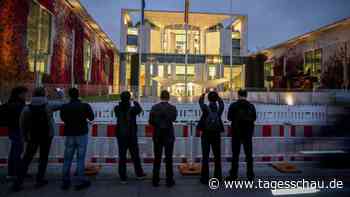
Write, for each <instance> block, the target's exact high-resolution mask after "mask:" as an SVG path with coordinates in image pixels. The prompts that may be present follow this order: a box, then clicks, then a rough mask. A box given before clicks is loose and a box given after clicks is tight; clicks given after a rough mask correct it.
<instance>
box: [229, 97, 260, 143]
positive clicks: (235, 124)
mask: <svg viewBox="0 0 350 197" xmlns="http://www.w3.org/2000/svg"><path fill="white" fill-rule="evenodd" d="M240 108H245V109H246V108H249V110H250V111H252V112H253V113H252V117H251V121H243V120H242V118H241V117H240V115H239V114H238V113H239V109H240ZM227 119H228V120H229V121H231V128H232V131H233V135H234V136H238V137H245V136H250V137H251V136H253V132H254V124H255V120H256V109H255V107H254V105H253V104H251V103H250V102H249V101H247V100H245V99H239V100H238V101H236V102H234V103H232V104H231V105H230V107H229V110H228V114H227Z"/></svg>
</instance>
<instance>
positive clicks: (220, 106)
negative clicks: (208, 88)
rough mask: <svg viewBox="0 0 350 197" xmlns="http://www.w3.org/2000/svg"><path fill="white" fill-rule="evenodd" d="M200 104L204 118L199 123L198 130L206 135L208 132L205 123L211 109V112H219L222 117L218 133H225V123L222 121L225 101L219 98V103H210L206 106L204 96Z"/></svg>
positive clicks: (200, 99)
mask: <svg viewBox="0 0 350 197" xmlns="http://www.w3.org/2000/svg"><path fill="white" fill-rule="evenodd" d="M198 102H199V106H200V108H201V110H202V116H201V118H200V120H199V122H198V125H197V129H198V130H201V131H203V132H204V133H205V132H206V130H205V121H206V119H207V117H208V115H209V108H210V110H211V111H213V112H218V115H219V117H220V131H218V133H221V132H224V131H225V128H224V123H223V121H222V119H221V117H222V114H223V113H224V109H225V104H224V101H223V100H222V99H221V98H219V100H218V102H210V103H209V106H208V105H207V104H204V96H201V97H200V98H199V101H198Z"/></svg>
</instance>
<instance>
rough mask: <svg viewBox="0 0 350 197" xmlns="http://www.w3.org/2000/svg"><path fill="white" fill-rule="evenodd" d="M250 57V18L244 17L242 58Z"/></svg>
mask: <svg viewBox="0 0 350 197" xmlns="http://www.w3.org/2000/svg"><path fill="white" fill-rule="evenodd" d="M247 55H248V16H244V17H242V32H241V56H247Z"/></svg>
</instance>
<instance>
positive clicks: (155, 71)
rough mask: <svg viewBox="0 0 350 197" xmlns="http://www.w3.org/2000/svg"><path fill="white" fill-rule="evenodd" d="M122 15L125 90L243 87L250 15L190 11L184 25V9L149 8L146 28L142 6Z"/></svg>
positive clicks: (148, 92) (192, 91)
mask: <svg viewBox="0 0 350 197" xmlns="http://www.w3.org/2000/svg"><path fill="white" fill-rule="evenodd" d="M121 18H122V21H121V22H122V23H121V24H122V25H121V40H120V41H121V42H120V43H121V52H122V56H123V58H122V60H121V68H120V87H121V89H122V90H123V89H129V90H137V92H140V93H141V95H142V96H157V95H159V93H160V91H161V90H163V89H166V90H169V91H170V92H171V94H172V95H173V96H186V95H187V96H198V95H200V94H201V93H203V92H204V91H205V90H207V89H217V90H219V91H229V90H231V89H232V90H234V89H237V88H241V87H244V80H245V68H244V67H245V65H244V62H245V56H246V54H247V37H246V35H247V17H246V16H243V15H230V14H220V13H190V14H189V24H188V25H186V24H184V14H183V12H171V11H169V12H167V11H145V21H144V24H143V25H142V28H141V25H140V12H139V10H129V9H127V10H123V11H122V17H121ZM140 47H141V48H140ZM186 49H187V54H186ZM140 51H141V53H142V56H141V61H139V55H138V54H139V52H140ZM231 54H232V55H231ZM186 58H187V61H186ZM140 63H141V64H140ZM186 91H187V92H186Z"/></svg>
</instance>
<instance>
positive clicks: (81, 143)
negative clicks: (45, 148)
mask: <svg viewBox="0 0 350 197" xmlns="http://www.w3.org/2000/svg"><path fill="white" fill-rule="evenodd" d="M87 144H88V135H82V136H66V141H65V150H64V162H63V181H64V182H70V180H71V179H70V169H71V166H72V162H73V157H74V154H75V152H77V180H78V181H79V182H84V181H86V180H87V178H86V177H85V174H84V171H85V155H86V150H87Z"/></svg>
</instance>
